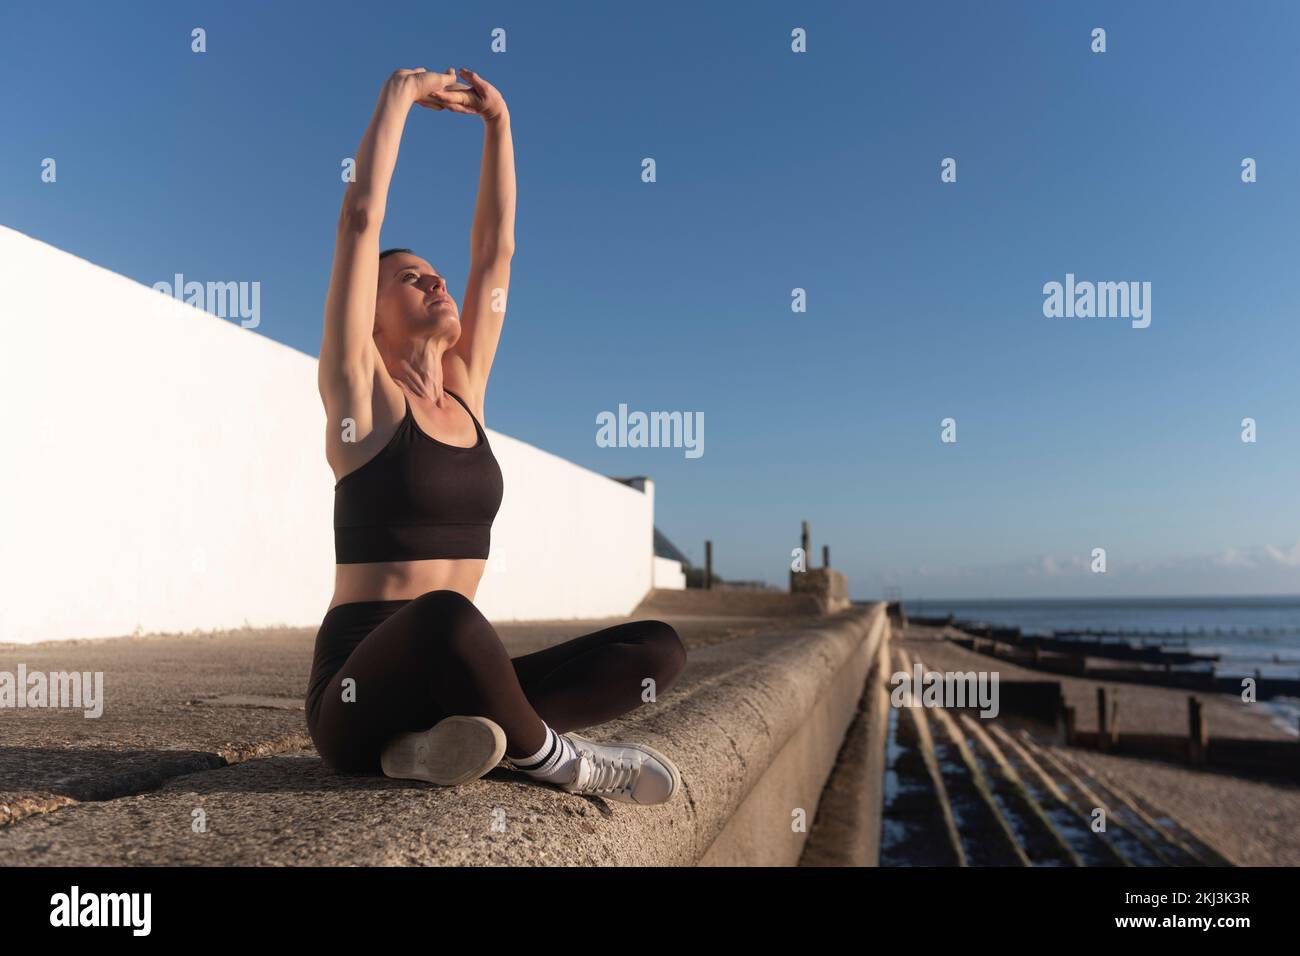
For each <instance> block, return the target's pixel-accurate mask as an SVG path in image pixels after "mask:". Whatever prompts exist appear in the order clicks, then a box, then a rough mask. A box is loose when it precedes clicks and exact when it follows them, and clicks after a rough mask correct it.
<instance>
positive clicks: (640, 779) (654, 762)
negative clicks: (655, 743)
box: [560, 731, 682, 806]
mask: <svg viewBox="0 0 1300 956" xmlns="http://www.w3.org/2000/svg"><path fill="white" fill-rule="evenodd" d="M564 736H566V737H568V738H569V739H570V740H572V741H573V744H574V746H575V747H576V748H577V750H578V775H577V777H576V778H574V780H573V782H572V783H568V784H563V785H561V787H560V789H562V790H566V791H568V792H569V793H589V794H592V795H593V796H598V797H604V798H605V799H607V800H618V801H621V802H623V803H636V804H640V805H642V806H649V805H650V804H655V803H666V802H667V801H668V800H670V799H672V796H673V794H675V793H676V792H677V788H678V787H680V786H681V783H682V777H681V774H680V773H679V772H678V770H677V766H676V765H675V764H674V763H673V762H672V761H671V760H669V759H668V758H667V757H665V756H664V755H663V754H661V753H660V752H659V751H657V750H655V749H654V748H653V747H649V746H647V745H645V744H631V743H623V742H618V743H611V744H598V743H596V742H595V741H594V740H590V739H588V738H586V737H583V736H582V735H581V734H575V733H573V732H572V731H569V732H567V733H566V734H565V735H564Z"/></svg>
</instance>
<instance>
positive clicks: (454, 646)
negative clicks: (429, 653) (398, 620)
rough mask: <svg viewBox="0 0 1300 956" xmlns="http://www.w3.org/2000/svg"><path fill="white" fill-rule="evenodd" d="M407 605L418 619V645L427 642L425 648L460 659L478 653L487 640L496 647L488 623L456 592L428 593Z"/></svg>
mask: <svg viewBox="0 0 1300 956" xmlns="http://www.w3.org/2000/svg"><path fill="white" fill-rule="evenodd" d="M411 603H412V604H413V605H414V608H413V609H412V610H413V611H414V613H415V614H417V615H418V616H419V618H420V628H419V630H420V640H421V642H429V646H436V647H438V648H440V649H441V650H442V651H443V652H444V653H448V654H451V655H453V656H456V657H463V656H466V655H467V654H470V653H473V652H475V651H482V650H483V649H484V647H485V642H486V641H487V640H488V639H489V638H491V639H495V640H496V642H497V644H500V638H499V637H498V636H497V633H496V629H495V628H493V627H492V624H491V622H490V621H489V620H488V619H487V618H486V617H484V616H483V612H482V611H480V610H479V609H478V607H477V606H475V604H474V602H473V601H471V600H470V599H469V598H467V597H465V595H463V594H461V593H460V592H459V591H451V590H439V591H429V592H427V593H425V594H421V595H420V596H419V597H418V598H415V599H413V600H412V602H411ZM487 646H489V647H490V646H491V645H490V644H488V645H487ZM507 656H508V655H507Z"/></svg>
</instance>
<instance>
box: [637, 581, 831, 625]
mask: <svg viewBox="0 0 1300 956" xmlns="http://www.w3.org/2000/svg"><path fill="white" fill-rule="evenodd" d="M821 613H822V608H821V605H820V604H819V603H818V601H817V599H816V598H814V597H813V596H812V595H810V594H788V593H786V592H784V591H760V590H746V589H743V588H708V589H705V588H684V589H680V590H674V589H672V588H653V589H651V591H650V593H649V594H647V595H646V596H645V598H644V599H643V600H642V601H641V603H640V604H639V605H637V607H636V609H635V610H633V611H632V613H631V615H630V617H632V618H633V619H640V618H645V617H652V616H654V615H657V614H705V615H736V616H747V615H754V616H763V617H772V616H779V615H790V616H799V615H809V616H817V615H820V614H821Z"/></svg>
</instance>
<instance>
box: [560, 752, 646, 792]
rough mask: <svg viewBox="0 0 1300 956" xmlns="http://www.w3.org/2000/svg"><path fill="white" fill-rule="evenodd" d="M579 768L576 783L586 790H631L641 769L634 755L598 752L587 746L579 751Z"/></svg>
mask: <svg viewBox="0 0 1300 956" xmlns="http://www.w3.org/2000/svg"><path fill="white" fill-rule="evenodd" d="M578 761H579V770H578V776H577V777H576V778H575V781H574V782H575V783H576V784H577V785H578V786H579V787H580V789H582V790H583V791H584V792H590V793H617V792H620V791H622V792H630V790H631V787H632V784H633V783H635V782H636V777H637V771H638V770H639V769H640V767H639V765H638V763H637V762H636V760H635V758H633V757H621V756H615V755H612V754H603V753H597V752H596V751H593V750H587V749H585V748H583V749H581V750H579V751H578Z"/></svg>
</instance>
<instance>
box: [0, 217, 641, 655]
mask: <svg viewBox="0 0 1300 956" xmlns="http://www.w3.org/2000/svg"><path fill="white" fill-rule="evenodd" d="M187 278H194V279H200V280H201V281H206V280H208V279H213V280H215V281H220V279H221V277H210V276H203V277H199V276H194V277H187ZM159 279H160V280H166V281H170V280H171V279H172V277H171V276H160V277H159ZM322 288H323V286H322ZM0 303H3V305H0V310H2V311H0V321H2V322H3V324H4V332H5V348H4V349H3V350H0V410H2V414H3V421H4V425H5V427H4V432H5V441H4V442H3V443H2V444H0V448H2V449H3V451H0V642H4V641H20V642H23V641H39V640H52V639H63V638H72V637H108V636H116V635H122V634H131V633H150V632H155V631H172V632H175V631H189V630H209V629H217V628H228V627H240V626H244V625H248V626H251V627H269V626H278V625H290V626H315V625H317V624H319V623H320V619H321V617H322V616H323V615H324V613H325V609H326V607H327V606H328V604H329V600H330V597H331V592H332V589H333V582H334V544H333V526H332V521H333V490H334V476H333V473H332V472H331V471H330V468H329V465H328V464H326V461H325V412H324V409H323V408H322V406H321V402H320V397H319V395H318V393H317V389H316V359H315V358H314V357H312V356H309V355H304V354H303V353H301V352H298V351H296V350H294V349H292V348H289V347H288V346H285V345H281V344H279V343H278V342H275V341H274V340H272V339H269V338H267V337H266V336H264V335H262V334H261V333H260V332H258V331H255V330H253V329H245V328H241V327H240V324H239V321H238V319H223V318H219V317H217V316H215V315H210V314H208V313H206V312H203V311H202V310H200V309H198V308H196V307H193V306H190V305H187V304H185V303H183V302H181V301H179V300H176V299H171V298H168V297H166V296H164V295H162V294H161V293H159V292H155V291H154V290H153V289H151V288H150V287H149V286H147V285H141V284H140V283H137V282H135V281H134V280H131V279H128V278H126V277H125V276H120V275H117V274H116V273H113V272H110V271H108V270H106V269H103V268H100V267H99V266H96V265H94V264H93V263H89V262H86V261H85V260H83V259H79V258H77V257H76V256H73V255H70V254H69V253H66V252H63V251H62V250H59V249H56V248H54V247H53V246H49V245H47V244H45V243H43V242H40V241H39V240H36V239H33V238H31V237H29V236H25V235H23V234H22V233H19V232H16V231H14V230H11V229H8V228H5V227H3V226H0ZM261 318H262V322H263V323H266V322H268V321H273V319H270V318H268V317H267V316H266V315H265V314H263V315H262V316H261ZM506 334H509V325H508V323H507V333H506ZM488 406H489V408H490V407H491V396H490V395H489V398H488ZM594 427H595V426H594V424H593V429H594ZM487 431H488V439H489V441H490V442H491V444H492V448H493V451H494V452H495V454H496V456H497V460H498V461H499V462H500V464H501V470H502V473H503V475H504V478H505V497H504V499H503V501H502V505H501V511H500V513H499V514H498V515H497V519H496V524H495V525H494V526H493V529H492V557H491V558H490V559H489V561H488V569H487V572H486V573H485V575H484V577H483V581H482V584H481V585H480V587H479V591H478V594H477V598H476V602H475V603H476V604H477V605H478V606H479V608H480V609H481V610H482V611H483V613H484V614H485V615H486V616H487V617H488V618H489V619H492V620H511V619H519V620H525V619H541V618H561V617H601V616H611V615H622V614H627V613H629V612H630V611H631V610H632V609H633V608H634V607H635V606H636V604H637V603H638V602H639V601H640V600H641V598H642V597H644V596H645V593H646V591H647V590H648V589H649V588H650V587H651V586H652V584H653V579H654V567H653V561H654V555H653V541H654V530H653V529H654V486H653V482H650V481H647V482H645V488H646V490H645V492H644V493H643V492H642V491H640V490H638V489H636V488H633V487H629V486H628V485H626V484H622V483H620V482H617V481H614V480H612V479H610V478H607V477H605V476H604V475H600V474H597V473H596V472H593V471H589V470H587V469H585V468H581V467H579V466H577V465H575V464H573V463H572V462H569V461H566V460H564V459H562V458H559V457H557V456H555V455H551V454H549V453H547V452H545V451H542V450H541V449H539V448H535V447H533V446H531V445H528V444H526V443H525V442H522V441H518V440H516V439H514V438H510V437H509V436H507V435H502V434H500V433H498V432H496V431H493V430H492V429H490V428H489V429H488V430H487Z"/></svg>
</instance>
